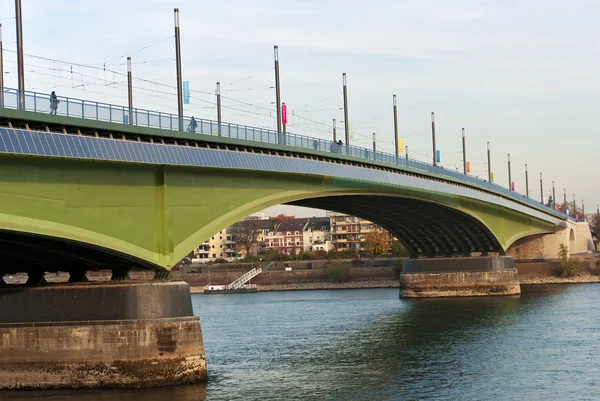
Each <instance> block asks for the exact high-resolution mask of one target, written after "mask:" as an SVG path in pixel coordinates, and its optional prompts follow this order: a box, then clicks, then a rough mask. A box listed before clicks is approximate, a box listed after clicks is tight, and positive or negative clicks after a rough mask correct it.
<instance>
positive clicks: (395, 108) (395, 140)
mask: <svg viewBox="0 0 600 401" xmlns="http://www.w3.org/2000/svg"><path fill="white" fill-rule="evenodd" d="M394 143H395V144H396V146H395V147H394V149H395V153H396V159H398V109H397V107H396V95H394Z"/></svg>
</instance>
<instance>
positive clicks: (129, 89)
mask: <svg viewBox="0 0 600 401" xmlns="http://www.w3.org/2000/svg"><path fill="white" fill-rule="evenodd" d="M127 94H128V99H129V125H133V79H132V77H131V57H127Z"/></svg>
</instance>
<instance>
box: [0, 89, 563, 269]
mask: <svg viewBox="0 0 600 401" xmlns="http://www.w3.org/2000/svg"><path fill="white" fill-rule="evenodd" d="M3 95H4V102H5V104H4V108H2V109H0V126H1V128H0V164H1V169H0V180H1V182H2V187H3V190H2V193H1V194H0V205H1V211H2V213H1V215H0V229H1V230H2V232H1V233H0V244H1V245H0V255H2V257H3V259H4V260H5V261H7V263H3V265H2V267H1V268H0V272H14V271H15V270H20V271H22V270H23V269H24V270H25V271H27V272H28V273H31V274H35V272H40V271H42V270H43V271H58V270H62V271H69V272H72V273H73V274H74V275H75V274H76V272H82V271H85V270H93V269H100V268H107V267H108V268H111V269H112V270H115V271H117V270H120V269H121V270H123V269H128V268H131V267H137V268H151V269H170V268H172V267H173V266H174V265H175V264H176V263H177V262H178V261H179V260H180V259H181V258H183V257H184V256H185V255H187V254H188V253H189V252H190V251H191V250H193V249H194V248H195V247H196V246H197V244H199V243H201V242H202V241H203V240H204V239H206V238H207V237H209V236H210V235H212V234H213V233H214V232H217V231H219V230H220V229H222V228H223V227H226V226H228V225H230V224H232V223H234V222H236V221H238V220H240V219H241V218H243V217H245V216H247V215H249V214H251V213H253V212H255V211H258V210H261V209H264V208H266V207H268V206H272V205H277V204H281V203H286V204H292V205H299V206H308V207H313V208H320V209H328V210H334V211H339V212H343V213H348V214H353V215H358V216H361V217H364V218H367V219H369V220H371V221H373V222H375V223H377V224H380V225H381V226H383V227H385V228H386V229H388V230H389V231H390V232H392V233H393V234H394V235H395V236H396V237H397V238H398V239H399V240H400V241H401V242H402V243H403V244H404V245H405V246H406V248H407V249H408V251H409V252H410V255H411V257H413V258H416V257H438V256H445V257H452V256H465V255H470V254H472V253H474V252H479V253H481V254H483V255H487V254H489V253H497V254H504V253H505V252H506V251H507V250H508V248H509V247H510V246H511V244H513V243H514V242H515V241H517V240H519V239H521V238H524V237H528V236H532V235H536V234H548V233H554V232H556V231H557V230H560V229H563V228H566V227H567V222H569V221H571V220H572V218H570V217H569V216H566V215H565V214H563V213H560V212H558V211H555V210H553V209H552V208H549V207H547V206H544V205H542V204H540V203H538V202H536V201H534V200H532V199H529V198H527V197H525V196H523V195H520V194H517V193H516V192H513V191H509V190H508V189H506V188H504V187H501V186H499V185H496V184H493V183H489V182H486V181H485V180H482V179H479V178H477V177H474V176H470V175H464V174H460V173H457V172H454V171H450V170H447V169H443V168H441V167H436V166H432V165H429V164H426V163H422V162H418V161H416V160H411V159H407V158H396V157H395V156H394V155H391V154H386V153H383V152H373V151H371V150H368V149H364V148H360V147H356V146H339V145H337V144H334V143H332V142H331V141H328V140H324V139H319V138H310V137H306V136H302V135H297V134H292V133H287V134H286V135H285V136H283V135H278V134H277V132H274V131H269V130H265V129H260V128H255V127H247V126H241V125H236V124H228V123H223V124H220V125H219V124H217V123H216V122H214V121H207V120H201V119H198V120H197V121H198V128H197V132H185V131H184V132H182V131H179V130H178V127H179V126H180V124H179V122H180V121H181V119H180V118H179V117H178V116H176V115H172V114H167V113H160V112H154V111H148V110H141V109H133V110H132V113H131V115H132V120H131V124H126V122H128V121H127V120H128V116H129V115H130V113H129V109H128V108H127V107H123V106H116V105H110V104H104V103H99V102H93V101H87V100H81V99H71V98H59V99H60V101H61V103H60V106H59V109H58V115H50V114H48V113H47V112H48V110H47V105H48V95H44V94H40V93H35V92H25V110H19V109H18V108H17V105H18V93H17V91H16V90H11V89H5V90H4V93H3ZM182 120H183V122H182V126H183V127H188V126H189V122H190V119H189V118H187V117H184V118H183V119H182Z"/></svg>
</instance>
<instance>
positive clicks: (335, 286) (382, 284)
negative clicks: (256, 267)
mask: <svg viewBox="0 0 600 401" xmlns="http://www.w3.org/2000/svg"><path fill="white" fill-rule="evenodd" d="M399 286H400V282H399V281H398V280H377V281H351V282H346V283H331V282H329V283H297V284H272V285H257V287H258V291H302V290H348V289H361V288H398V287H399ZM190 291H191V293H192V294H200V293H202V292H204V287H191V288H190Z"/></svg>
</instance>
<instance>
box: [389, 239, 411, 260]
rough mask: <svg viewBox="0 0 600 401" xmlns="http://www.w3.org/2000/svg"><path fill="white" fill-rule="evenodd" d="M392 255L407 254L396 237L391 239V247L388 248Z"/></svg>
mask: <svg viewBox="0 0 600 401" xmlns="http://www.w3.org/2000/svg"><path fill="white" fill-rule="evenodd" d="M390 253H391V254H392V256H408V251H407V250H406V248H405V247H404V245H402V243H401V242H400V241H398V240H397V239H395V240H393V241H392V247H391V248H390Z"/></svg>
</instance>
